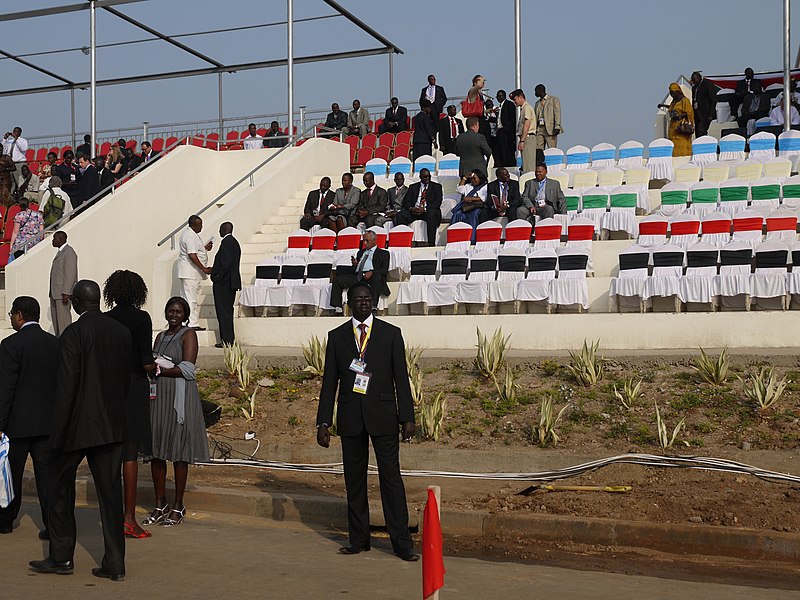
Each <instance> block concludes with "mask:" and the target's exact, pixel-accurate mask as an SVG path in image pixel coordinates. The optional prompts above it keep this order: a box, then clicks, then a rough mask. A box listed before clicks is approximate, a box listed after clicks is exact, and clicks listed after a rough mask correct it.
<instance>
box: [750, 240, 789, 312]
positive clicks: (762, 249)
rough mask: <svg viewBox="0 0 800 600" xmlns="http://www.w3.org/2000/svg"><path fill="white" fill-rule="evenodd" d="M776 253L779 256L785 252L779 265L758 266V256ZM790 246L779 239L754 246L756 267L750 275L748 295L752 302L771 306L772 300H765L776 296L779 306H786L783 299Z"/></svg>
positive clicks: (757, 304) (785, 289)
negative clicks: (784, 256)
mask: <svg viewBox="0 0 800 600" xmlns="http://www.w3.org/2000/svg"><path fill="white" fill-rule="evenodd" d="M773 252H774V253H777V254H778V255H779V256H781V255H782V254H783V253H785V254H786V260H783V258H781V260H780V262H781V263H782V264H781V265H776V266H772V265H770V266H759V264H758V263H759V258H760V256H759V255H761V256H763V255H764V254H767V253H773ZM790 256H791V255H790V248H789V246H788V245H787V244H785V243H783V242H781V241H779V240H771V241H768V242H764V243H762V244H760V245H759V246H757V247H756V250H755V257H756V269H755V272H754V273H753V274H751V275H750V297H751V298H752V300H753V304H754V305H756V306H763V307H764V308H771V307H772V305H773V304H774V302H766V301H767V300H770V299H773V298H778V299H780V306H781V308H784V309H785V307H786V305H785V299H786V294H787V293H788V289H787V282H786V279H787V278H786V275H787V269H788V265H787V264H786V263H788V261H789V258H790Z"/></svg>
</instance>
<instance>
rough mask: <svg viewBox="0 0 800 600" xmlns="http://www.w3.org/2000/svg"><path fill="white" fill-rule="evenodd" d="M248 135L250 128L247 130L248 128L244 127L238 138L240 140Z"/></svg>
mask: <svg viewBox="0 0 800 600" xmlns="http://www.w3.org/2000/svg"><path fill="white" fill-rule="evenodd" d="M256 133H258V131H257V130H256ZM248 135H250V130H249V129H245V130H244V131H243V132H242V133H241V134H239V139H240V140H243V139H244V138H246V137H247V136H248Z"/></svg>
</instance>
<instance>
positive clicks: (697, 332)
mask: <svg viewBox="0 0 800 600" xmlns="http://www.w3.org/2000/svg"><path fill="white" fill-rule="evenodd" d="M382 318H384V317H382ZM385 319H386V320H387V321H389V322H390V323H394V324H395V325H397V326H398V327H400V328H401V329H402V330H403V337H404V338H405V342H406V344H410V345H415V346H425V347H427V348H437V349H460V350H463V349H466V348H473V347H475V345H476V344H477V336H476V328H477V327H480V328H481V331H482V332H483V333H493V332H494V330H495V329H497V328H498V327H502V328H503V332H504V333H505V334H509V333H510V334H512V337H511V346H512V347H513V348H515V349H518V350H561V351H563V350H567V349H579V348H580V347H581V345H582V344H583V340H584V339H588V340H596V339H599V340H600V347H601V348H603V349H607V350H630V351H632V352H633V351H637V350H647V349H684V348H697V347H704V348H722V347H728V348H737V349H743V348H793V347H796V346H797V324H798V320H800V317H798V314H797V313H796V312H750V313H742V312H727V313H682V314H668V313H646V314H621V315H618V314H563V315H562V314H559V315H489V316H470V315H460V316H439V315H429V316H427V317H425V316H402V317H385ZM342 322H343V319H342V318H332V317H331V318H314V317H292V318H286V317H264V318H247V319H236V325H235V326H236V337H237V339H238V340H239V341H240V342H241V343H243V344H245V345H253V346H273V347H286V348H299V347H300V344H301V343H306V342H307V341H308V339H309V338H310V337H311V336H312V335H316V336H317V337H320V336H324V335H326V334H327V332H328V331H330V330H331V329H333V328H335V327H337V326H338V325H339V324H341V323H342Z"/></svg>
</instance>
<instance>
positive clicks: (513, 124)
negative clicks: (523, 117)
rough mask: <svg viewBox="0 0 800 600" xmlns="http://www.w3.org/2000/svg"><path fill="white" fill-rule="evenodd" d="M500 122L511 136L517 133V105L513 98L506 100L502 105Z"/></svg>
mask: <svg viewBox="0 0 800 600" xmlns="http://www.w3.org/2000/svg"><path fill="white" fill-rule="evenodd" d="M499 122H500V124H501V125H502V126H503V129H504V130H505V131H506V132H507V133H510V134H511V137H514V136H515V135H516V134H517V107H516V105H515V104H514V103H513V102H512V101H511V100H506V101H504V102H503V104H502V105H501V106H500V115H499Z"/></svg>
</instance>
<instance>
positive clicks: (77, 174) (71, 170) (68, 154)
mask: <svg viewBox="0 0 800 600" xmlns="http://www.w3.org/2000/svg"><path fill="white" fill-rule="evenodd" d="M62 158H63V159H64V160H63V161H62V163H61V164H60V165H56V166H54V167H53V170H52V174H53V175H58V176H59V178H60V179H61V189H62V190H64V191H65V192H67V194H68V195H69V197H70V200H71V201H72V206H73V208H77V204H76V203H75V201H76V200H77V198H78V183H79V182H80V180H81V171H80V169H78V165H76V164H75V162H74V161H75V154H74V153H73V152H72V150H66V151H65V152H64V154H63V155H62Z"/></svg>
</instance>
